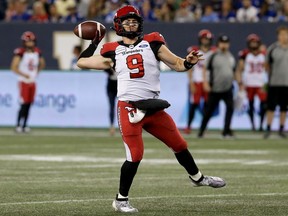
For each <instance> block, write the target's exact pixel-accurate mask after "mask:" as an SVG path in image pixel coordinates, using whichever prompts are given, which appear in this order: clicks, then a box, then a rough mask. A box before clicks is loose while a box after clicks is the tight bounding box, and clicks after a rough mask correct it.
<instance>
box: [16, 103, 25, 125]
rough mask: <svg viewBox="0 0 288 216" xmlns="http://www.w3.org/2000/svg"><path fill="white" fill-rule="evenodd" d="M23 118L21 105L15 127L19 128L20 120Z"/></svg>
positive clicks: (22, 105)
mask: <svg viewBox="0 0 288 216" xmlns="http://www.w3.org/2000/svg"><path fill="white" fill-rule="evenodd" d="M23 117H24V104H21V107H20V109H19V112H18V117H17V127H19V126H20V121H21V120H22V118H23Z"/></svg>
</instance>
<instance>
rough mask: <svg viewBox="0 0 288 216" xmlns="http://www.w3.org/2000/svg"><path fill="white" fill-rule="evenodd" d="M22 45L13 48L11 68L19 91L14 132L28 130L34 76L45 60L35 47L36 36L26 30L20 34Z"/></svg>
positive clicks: (34, 81)
mask: <svg viewBox="0 0 288 216" xmlns="http://www.w3.org/2000/svg"><path fill="white" fill-rule="evenodd" d="M21 41H22V47H20V48H17V49H15V50H14V57H13V59H12V62H11V70H12V71H14V72H15V73H16V74H17V75H18V80H19V85H18V86H19V91H20V105H21V106H20V110H19V112H18V118H17V124H16V132H29V131H30V128H29V127H27V120H28V116H29V110H30V107H31V104H32V103H33V101H34V97H35V92H36V78H37V75H38V73H39V71H41V70H42V69H43V68H44V67H45V60H44V57H43V56H42V53H41V51H40V49H39V48H37V47H36V36H35V34H34V33H33V32H31V31H26V32H24V33H23V34H22V36H21Z"/></svg>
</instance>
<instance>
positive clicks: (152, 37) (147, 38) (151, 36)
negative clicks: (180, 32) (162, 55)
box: [143, 32, 166, 44]
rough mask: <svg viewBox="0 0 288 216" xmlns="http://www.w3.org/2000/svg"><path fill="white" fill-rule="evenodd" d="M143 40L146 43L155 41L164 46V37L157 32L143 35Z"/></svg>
mask: <svg viewBox="0 0 288 216" xmlns="http://www.w3.org/2000/svg"><path fill="white" fill-rule="evenodd" d="M143 40H145V41H148V42H149V43H151V42H156V41H157V42H161V43H163V44H166V42H165V39H164V37H163V36H162V35H161V34H160V33H159V32H152V33H150V34H146V35H144V37H143Z"/></svg>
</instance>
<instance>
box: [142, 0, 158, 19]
mask: <svg viewBox="0 0 288 216" xmlns="http://www.w3.org/2000/svg"><path fill="white" fill-rule="evenodd" d="M140 13H141V15H142V18H143V20H144V21H148V22H149V21H150V22H151V21H152V22H153V21H157V17H156V16H155V13H154V10H153V9H152V6H151V2H150V1H148V0H146V1H144V2H143V4H142V6H141V7H140Z"/></svg>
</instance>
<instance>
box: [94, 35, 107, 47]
mask: <svg viewBox="0 0 288 216" xmlns="http://www.w3.org/2000/svg"><path fill="white" fill-rule="evenodd" d="M104 36H105V35H103V36H101V37H100V36H99V31H96V34H95V37H94V38H93V40H92V41H91V42H92V44H94V45H95V46H96V47H97V46H98V44H99V43H100V41H101V40H102V39H103V37H104Z"/></svg>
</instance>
